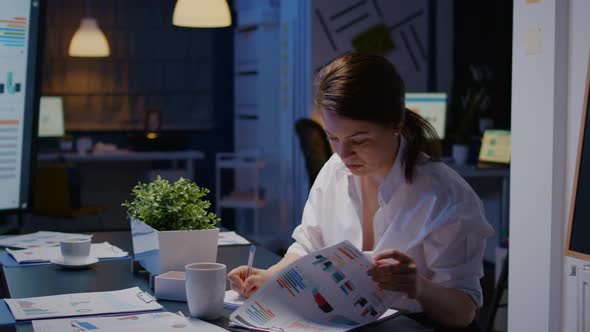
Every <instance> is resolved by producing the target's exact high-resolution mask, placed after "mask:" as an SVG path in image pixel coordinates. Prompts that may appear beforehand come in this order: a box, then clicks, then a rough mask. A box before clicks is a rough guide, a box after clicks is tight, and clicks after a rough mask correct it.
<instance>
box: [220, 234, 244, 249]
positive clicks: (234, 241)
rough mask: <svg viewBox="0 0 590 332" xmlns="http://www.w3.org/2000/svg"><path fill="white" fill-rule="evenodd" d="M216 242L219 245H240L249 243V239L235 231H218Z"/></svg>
mask: <svg viewBox="0 0 590 332" xmlns="http://www.w3.org/2000/svg"><path fill="white" fill-rule="evenodd" d="M217 244H218V245H220V246H229V245H242V244H250V241H248V240H246V239H245V238H244V237H242V236H240V235H238V234H237V233H236V232H219V240H218V241H217Z"/></svg>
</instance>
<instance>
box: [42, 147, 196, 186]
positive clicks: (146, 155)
mask: <svg viewBox="0 0 590 332" xmlns="http://www.w3.org/2000/svg"><path fill="white" fill-rule="evenodd" d="M201 159H205V154H204V153H202V152H200V151H192V150H187V151H146V152H138V151H126V150H119V151H113V152H100V153H89V154H79V153H39V154H38V155H37V160H38V161H40V162H60V161H65V162H72V163H94V162H129V161H172V162H173V163H174V166H175V168H178V162H179V161H183V160H184V161H186V168H185V169H186V172H187V174H188V175H189V177H190V178H191V179H192V178H193V177H194V169H195V165H194V163H195V160H201Z"/></svg>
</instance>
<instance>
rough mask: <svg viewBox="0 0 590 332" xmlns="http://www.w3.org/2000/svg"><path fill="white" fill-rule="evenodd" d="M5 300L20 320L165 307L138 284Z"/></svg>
mask: <svg viewBox="0 0 590 332" xmlns="http://www.w3.org/2000/svg"><path fill="white" fill-rule="evenodd" d="M5 301H6V304H7V305H8V307H9V308H10V311H11V312H12V315H13V316H14V319H15V320H17V321H22V320H33V319H39V318H57V317H75V316H88V315H102V314H118V313H127V312H144V311H154V310H160V309H162V306H161V305H160V304H158V302H156V301H155V300H154V299H153V298H152V297H151V296H150V295H149V294H147V293H145V292H143V291H142V290H141V289H139V288H138V287H133V288H128V289H124V290H119V291H113V292H94V293H76V294H63V295H54V296H43V297H31V298H23V299H5Z"/></svg>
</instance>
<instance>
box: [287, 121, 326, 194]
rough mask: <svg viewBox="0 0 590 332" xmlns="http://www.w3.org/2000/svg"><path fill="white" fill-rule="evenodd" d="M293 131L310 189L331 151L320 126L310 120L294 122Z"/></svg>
mask: <svg viewBox="0 0 590 332" xmlns="http://www.w3.org/2000/svg"><path fill="white" fill-rule="evenodd" d="M295 131H296V132H297V136H298V137H299V144H300V146H301V151H302V152H303V157H304V159H305V168H306V169H307V175H308V177H309V186H310V187H311V186H312V185H313V183H314V181H315V178H316V177H317V175H318V173H319V172H320V170H321V169H322V167H323V166H324V164H325V163H326V161H328V159H330V156H331V155H332V149H331V148H330V143H329V142H328V138H327V136H326V133H325V132H324V129H323V128H322V126H320V125H319V124H318V123H316V122H314V121H313V120H310V119H299V120H297V122H295Z"/></svg>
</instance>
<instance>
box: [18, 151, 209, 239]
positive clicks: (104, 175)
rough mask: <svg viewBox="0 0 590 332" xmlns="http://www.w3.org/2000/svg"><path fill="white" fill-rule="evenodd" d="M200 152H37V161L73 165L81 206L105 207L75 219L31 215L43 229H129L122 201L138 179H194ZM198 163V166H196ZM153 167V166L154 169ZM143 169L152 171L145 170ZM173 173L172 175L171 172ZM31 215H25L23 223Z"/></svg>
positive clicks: (145, 180)
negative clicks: (157, 176) (101, 211)
mask: <svg viewBox="0 0 590 332" xmlns="http://www.w3.org/2000/svg"><path fill="white" fill-rule="evenodd" d="M204 159H205V154H204V153H203V152H200V151H193V150H187V151H149V152H135V151H117V152H109V153H106V152H105V153H91V154H85V155H81V154H77V153H39V154H38V155H37V160H38V162H39V163H40V164H49V163H63V162H66V163H71V164H75V166H76V169H77V170H78V171H79V174H80V184H79V187H80V202H81V204H80V205H81V206H100V207H105V208H106V210H105V211H104V212H103V213H101V214H100V215H98V216H86V217H79V218H76V219H75V220H72V219H71V218H70V219H67V218H56V217H46V216H38V215H36V216H34V218H35V220H34V221H35V223H30V224H31V225H32V226H31V228H27V229H28V230H31V231H33V230H35V229H36V228H35V226H36V225H35V224H40V227H41V228H43V229H45V230H56V231H65V232H80V231H99V230H124V229H129V225H128V224H127V223H126V222H124V221H125V220H127V218H126V215H125V210H124V208H122V207H121V203H122V202H124V201H125V200H129V199H130V193H131V189H132V188H133V186H134V185H136V184H137V182H138V181H142V182H148V181H149V180H150V179H151V178H155V175H156V174H162V177H163V178H167V175H176V176H177V177H178V176H183V177H186V178H189V179H192V180H195V179H194V177H195V163H196V162H197V161H199V160H204ZM199 166H200V165H199ZM154 167H156V168H155V169H154ZM146 170H151V171H149V172H146ZM170 173H172V174H170ZM31 220H32V218H26V220H25V225H27V224H29V221H31Z"/></svg>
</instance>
